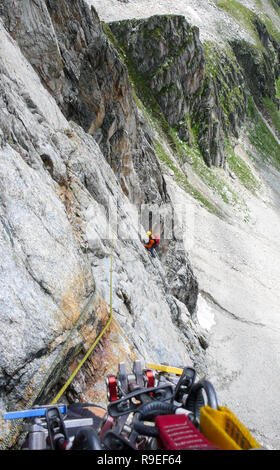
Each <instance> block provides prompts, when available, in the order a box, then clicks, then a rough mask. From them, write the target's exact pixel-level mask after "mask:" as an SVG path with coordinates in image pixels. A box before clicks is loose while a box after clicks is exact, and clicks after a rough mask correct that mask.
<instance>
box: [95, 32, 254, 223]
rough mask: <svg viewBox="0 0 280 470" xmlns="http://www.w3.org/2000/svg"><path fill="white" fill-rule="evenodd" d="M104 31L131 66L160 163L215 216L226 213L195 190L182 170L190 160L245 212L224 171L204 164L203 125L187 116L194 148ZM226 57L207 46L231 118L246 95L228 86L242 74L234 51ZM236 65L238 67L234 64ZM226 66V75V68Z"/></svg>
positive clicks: (212, 72)
mask: <svg viewBox="0 0 280 470" xmlns="http://www.w3.org/2000/svg"><path fill="white" fill-rule="evenodd" d="M104 31H105V33H106V34H107V36H108V37H109V39H110V40H111V42H112V43H113V45H114V46H115V47H116V49H117V50H118V52H119V54H120V55H121V58H122V60H123V61H124V63H125V64H126V66H127V70H128V74H129V78H130V81H131V84H132V87H133V92H134V97H135V101H136V103H137V105H138V107H139V108H140V109H141V110H142V112H143V113H144V115H145V117H146V119H147V120H148V121H149V122H150V124H151V125H152V127H153V128H154V129H155V130H156V132H157V135H158V138H157V139H154V148H155V152H156V154H157V156H158V158H159V159H160V161H161V162H162V163H163V164H165V165H167V166H168V167H169V168H170V169H171V170H172V172H173V173H174V178H175V180H176V182H177V183H178V184H179V185H180V186H181V187H182V188H183V189H184V190H185V191H186V192H187V193H188V194H191V195H192V196H193V197H194V198H195V199H197V200H198V201H200V202H201V203H202V204H203V205H204V206H205V208H206V209H207V210H209V211H210V212H211V213H214V214H215V215H217V216H219V217H223V214H222V211H221V210H220V209H219V208H218V207H216V206H215V205H214V204H213V203H212V202H210V201H209V200H207V198H206V197H205V196H204V195H203V194H202V193H201V192H200V191H199V190H198V189H196V188H195V187H193V186H192V185H191V184H190V183H189V181H188V179H187V176H186V175H185V173H184V172H183V171H182V170H181V169H180V168H181V167H182V165H183V164H184V163H185V162H186V161H188V162H189V163H190V164H191V166H192V168H193V170H194V172H195V173H196V174H197V175H198V177H199V178H200V179H201V181H202V182H203V183H204V184H205V185H206V186H207V187H208V188H209V189H210V190H212V191H213V193H214V194H217V195H218V196H219V197H220V198H221V199H222V200H223V201H224V202H225V203H226V204H229V205H232V206H235V207H238V208H240V209H241V210H244V208H245V204H244V201H243V200H242V199H241V198H240V197H239V196H238V195H237V194H235V193H234V191H233V190H232V189H231V188H230V186H229V185H228V184H227V183H226V182H225V180H224V179H223V177H222V174H223V170H222V169H220V168H216V167H215V168H213V167H212V168H209V167H208V166H207V165H206V163H205V162H204V159H203V156H202V154H201V151H200V149H199V146H198V143H197V131H198V126H199V123H191V121H190V119H189V117H188V116H187V117H186V119H188V123H189V129H190V132H191V134H192V139H193V142H194V143H193V145H192V146H189V145H188V144H187V143H186V142H183V141H182V140H181V139H180V138H179V137H178V134H177V132H176V128H172V127H171V126H170V125H169V123H168V122H167V121H166V119H165V117H164V116H163V113H162V111H161V109H160V106H159V104H158V102H157V100H156V98H155V96H154V95H153V93H152V92H151V89H150V87H149V86H148V82H147V80H146V78H145V76H144V75H143V74H141V73H139V72H138V71H137V70H136V67H135V66H134V64H133V61H132V58H131V57H130V55H129V53H128V52H127V51H125V50H124V49H123V48H122V47H121V45H120V44H119V42H118V40H117V39H116V37H115V36H114V34H113V33H112V31H111V29H110V27H109V26H108V25H104ZM223 54H225V52H224V53H222V52H220V53H218V51H217V50H216V49H215V47H214V46H213V45H212V44H211V43H207V44H206V55H207V56H208V58H209V60H208V62H207V67H208V71H207V73H208V74H209V76H211V77H212V78H214V77H215V78H219V80H220V87H219V88H220V90H222V89H223V88H224V91H221V94H220V99H221V102H222V106H223V107H224V113H225V116H226V119H228V116H229V114H230V113H231V112H234V109H235V108H234V107H235V106H236V105H238V104H236V101H237V100H238V99H239V100H242V99H243V95H242V91H241V90H240V89H239V87H236V88H234V87H233V88H231V86H230V83H227V77H229V79H228V80H230V79H231V76H232V67H233V66H234V68H236V72H237V73H238V72H239V69H238V64H237V62H236V59H235V57H234V56H233V54H232V52H231V51H230V50H229V51H227V56H226V54H225V55H223ZM211 57H212V58H211ZM221 62H222V64H221ZM232 62H233V64H234V65H232ZM225 67H226V73H225V70H224V69H223V68H225ZM221 77H223V78H224V82H223V83H221ZM161 140H162V141H165V142H166V143H167V145H168V147H169V148H170V150H171V152H172V154H173V156H174V161H173V160H172V158H171V157H170V156H169V155H168V153H167V152H166V151H165V150H164V148H163V146H162V144H161V143H160V141H161ZM243 170H244V172H245V168H243Z"/></svg>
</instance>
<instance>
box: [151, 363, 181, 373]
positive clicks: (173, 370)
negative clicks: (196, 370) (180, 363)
mask: <svg viewBox="0 0 280 470" xmlns="http://www.w3.org/2000/svg"><path fill="white" fill-rule="evenodd" d="M147 368H148V369H155V370H159V371H161V372H167V373H168V374H176V375H182V373H183V369H178V368H177V367H171V366H165V365H161V364H147Z"/></svg>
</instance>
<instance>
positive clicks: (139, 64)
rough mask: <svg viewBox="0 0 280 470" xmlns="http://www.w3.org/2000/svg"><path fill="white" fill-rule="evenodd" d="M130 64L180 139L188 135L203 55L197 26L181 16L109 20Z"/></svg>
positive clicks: (201, 76) (198, 87)
mask: <svg viewBox="0 0 280 470" xmlns="http://www.w3.org/2000/svg"><path fill="white" fill-rule="evenodd" d="M110 27H111V29H112V31H113V33H114V34H115V36H116V37H117V38H118V40H119V41H120V44H121V45H122V46H123V47H124V48H125V50H126V53H127V54H128V58H129V59H130V60H131V63H132V66H133V67H135V68H136V70H137V71H138V72H139V73H140V74H141V75H142V76H143V77H144V79H145V81H146V84H147V87H149V88H151V90H152V92H153V95H154V96H155V98H156V100H157V102H158V104H159V106H160V108H161V110H162V112H163V114H164V116H165V118H166V120H167V122H168V123H169V124H170V125H171V126H176V127H177V129H178V133H179V136H180V137H181V138H182V140H185V141H189V140H190V139H191V136H190V129H189V122H188V119H189V115H190V113H191V110H192V107H193V96H194V95H195V93H197V92H198V90H199V89H200V88H201V86H202V83H203V77H204V67H205V57H204V52H203V48H202V45H201V43H200V41H199V34H198V29H197V28H195V27H192V26H190V25H189V24H188V23H187V21H186V20H185V18H184V17H183V16H171V15H170V16H162V17H161V16H152V17H150V18H148V19H147V20H128V21H121V22H116V23H110Z"/></svg>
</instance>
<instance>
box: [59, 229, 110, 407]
mask: <svg viewBox="0 0 280 470" xmlns="http://www.w3.org/2000/svg"><path fill="white" fill-rule="evenodd" d="M113 249H114V238H113V235H112V244H111V254H110V317H109V320H108V322H107V324H106V325H105V327H104V328H103V330H102V331H101V333H100V335H99V336H98V337H97V338H96V340H95V341H94V343H93V345H92V346H91V347H90V349H89V350H88V352H87V353H86V354H85V356H84V357H83V359H82V360H81V362H80V363H79V365H78V366H77V367H76V369H75V370H74V372H73V373H72V374H71V376H70V377H69V379H68V380H67V382H66V383H65V385H64V386H63V387H62V389H61V390H60V391H59V392H58V394H57V395H56V397H55V398H54V399H53V401H52V402H51V404H52V405H54V404H56V403H57V402H58V400H59V399H60V397H61V396H62V395H63V393H64V392H65V390H66V389H67V388H68V387H69V385H70V384H71V383H72V382H73V380H74V378H75V377H76V375H77V373H78V372H79V370H80V369H81V367H82V366H83V364H84V363H85V361H86V360H87V359H88V357H89V356H90V354H91V353H92V351H93V350H94V348H95V347H96V345H97V344H98V343H99V341H100V339H101V338H102V336H103V335H104V333H105V332H106V330H107V329H108V328H109V326H110V324H111V322H112V320H113V308H112V303H113V282H112V281H113Z"/></svg>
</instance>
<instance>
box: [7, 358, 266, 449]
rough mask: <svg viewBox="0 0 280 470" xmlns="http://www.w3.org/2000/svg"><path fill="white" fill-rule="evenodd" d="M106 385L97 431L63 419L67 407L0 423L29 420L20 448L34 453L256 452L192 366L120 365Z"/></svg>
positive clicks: (36, 410)
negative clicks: (105, 404)
mask: <svg viewBox="0 0 280 470" xmlns="http://www.w3.org/2000/svg"><path fill="white" fill-rule="evenodd" d="M105 384H106V388H107V397H108V407H107V410H106V413H105V415H104V418H103V419H102V421H101V423H100V425H99V427H98V428H96V427H94V426H93V418H81V419H71V416H70V418H68V416H67V414H68V409H70V407H71V405H69V406H67V405H57V406H53V405H50V406H45V407H42V408H38V407H35V408H33V409H31V410H25V411H22V412H14V413H7V414H6V415H5V416H4V418H5V419H7V420H12V419H18V418H19V417H21V418H24V419H25V418H28V423H29V433H28V441H27V447H25V448H28V449H36V450H39V449H50V450H55V449H57V450H58V449H59V450H77V449H80V450H81V449H88V450H124V451H125V450H166V449H167V450H211V451H213V450H214V451H218V450H233V449H234V450H249V449H260V448H261V446H260V445H259V444H258V443H257V442H256V440H255V439H254V438H253V436H252V435H251V434H250V432H249V431H248V429H246V427H245V426H244V425H243V424H242V423H241V422H240V421H239V420H238V419H237V418H236V417H235V415H234V414H233V413H232V412H231V411H230V410H229V409H228V408H226V407H222V406H219V405H218V400H217V395H216V392H215V390H214V387H213V385H212V384H211V383H210V382H209V381H207V380H205V379H203V380H199V381H196V371H195V369H193V368H191V367H184V368H179V367H171V366H168V365H164V364H159V365H156V364H147V365H146V367H144V368H143V367H142V363H141V361H140V360H137V361H134V363H133V368H132V372H131V373H127V372H126V365H125V363H123V362H121V363H119V367H118V372H117V375H108V376H107V377H106V380H105ZM75 405H77V406H78V404H75ZM80 406H83V404H81V405H80ZM84 406H86V405H84Z"/></svg>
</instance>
